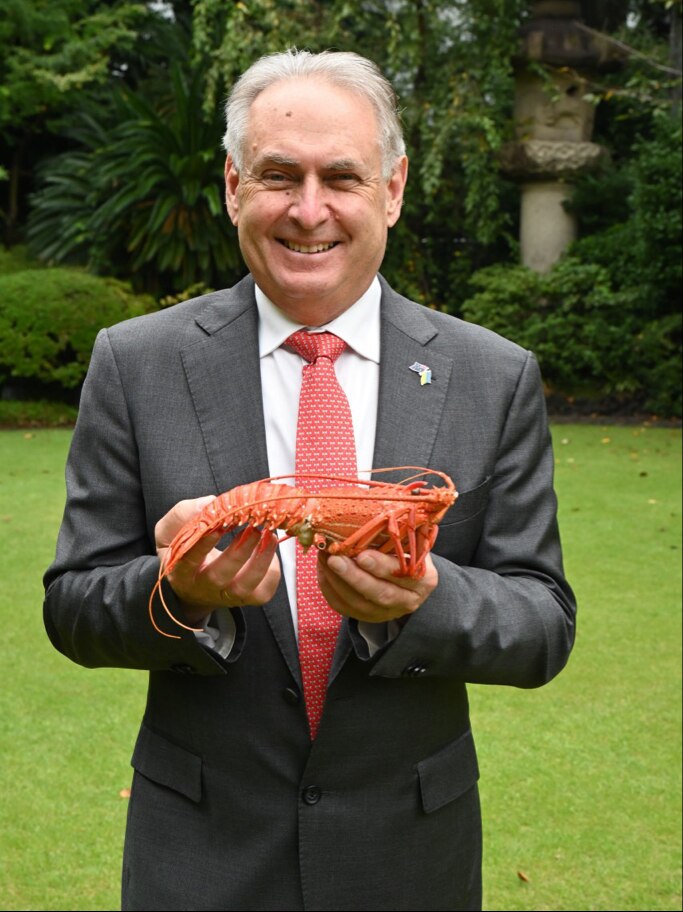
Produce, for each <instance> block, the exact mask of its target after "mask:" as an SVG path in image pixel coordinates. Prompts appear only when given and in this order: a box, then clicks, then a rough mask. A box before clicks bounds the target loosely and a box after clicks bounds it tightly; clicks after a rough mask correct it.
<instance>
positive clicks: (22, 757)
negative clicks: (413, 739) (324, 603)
mask: <svg viewBox="0 0 683 912" xmlns="http://www.w3.org/2000/svg"><path fill="white" fill-rule="evenodd" d="M69 437H70V434H69V431H67V430H54V431H28V432H27V431H4V432H2V433H0V464H1V465H2V472H1V473H0V548H1V549H2V551H1V553H2V576H1V584H0V617H2V623H3V632H4V636H3V638H2V643H1V645H0V653H1V654H2V668H3V672H4V674H3V687H2V691H1V697H0V700H1V703H0V743H1V748H2V761H3V762H2V777H3V778H2V783H1V785H2V804H1V805H0V806H1V807H2V829H1V830H0V909H3V910H34V909H35V910H38V909H47V910H86V909H93V910H108V909H116V908H118V881H119V867H120V856H121V845H122V836H123V827H124V823H125V813H126V799H125V798H123V797H121V796H120V792H121V790H122V789H125V788H126V787H127V786H128V785H129V783H130V767H129V757H130V753H131V749H132V744H133V740H134V737H135V734H136V731H137V724H138V721H139V717H140V714H141V712H142V707H143V703H144V694H145V687H146V677H145V675H144V673H140V672H128V671H119V670H105V669H101V670H85V669H81V668H78V667H77V666H75V665H72V664H70V663H69V662H68V661H67V660H66V659H64V658H63V657H62V656H60V655H59V654H58V653H56V652H55V651H54V650H53V649H52V647H51V646H50V644H49V642H48V641H47V638H46V636H45V634H44V631H43V627H42V619H41V610H40V606H41V602H42V587H41V575H42V571H43V570H44V568H45V567H46V566H47V564H48V563H49V561H50V559H51V557H52V553H53V549H54V540H55V536H56V531H57V527H58V524H59V519H60V515H61V509H62V504H63V496H64V488H63V464H64V459H65V456H66V450H67V446H68V442H69ZM554 439H555V455H556V462H557V489H558V494H559V497H560V518H561V524H562V532H563V539H564V545H565V555H566V565H567V572H568V576H569V578H570V580H571V582H572V583H573V585H574V587H575V589H576V592H577V596H578V600H579V624H578V639H577V645H576V648H575V650H574V654H573V656H572V658H571V660H570V662H569V665H568V666H567V668H566V670H565V671H564V672H563V673H562V674H561V675H560V676H559V678H558V679H557V680H556V681H554V682H552V683H551V684H550V685H548V686H547V687H545V688H542V689H540V690H538V691H517V690H511V689H507V688H498V687H473V688H472V689H471V695H472V712H473V721H474V728H475V736H476V739H477V744H478V747H479V754H480V762H481V771H482V779H481V794H482V802H483V808H484V823H485V908H486V909H489V910H503V909H504V910H508V909H509V910H512V909H526V910H570V909H576V910H584V909H585V910H612V909H615V910H640V909H653V910H680V909H681V772H680V769H681V432H680V430H678V429H665V428H650V427H646V426H639V427H601V426H591V425H586V426H577V425H557V426H556V427H555V428H554ZM456 483H457V479H456ZM150 864H154V859H153V858H150Z"/></svg>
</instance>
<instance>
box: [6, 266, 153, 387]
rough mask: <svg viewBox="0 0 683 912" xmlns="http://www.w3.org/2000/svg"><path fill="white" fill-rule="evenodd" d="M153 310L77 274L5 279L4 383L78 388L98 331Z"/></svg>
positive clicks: (112, 284)
mask: <svg viewBox="0 0 683 912" xmlns="http://www.w3.org/2000/svg"><path fill="white" fill-rule="evenodd" d="M154 307H155V305H154V302H153V300H152V299H151V298H148V297H141V296H136V295H133V294H132V292H131V291H130V289H129V287H128V285H126V284H124V283H123V282H119V281H117V280H115V279H108V278H101V277H98V276H93V275H89V274H88V273H86V272H82V271H81V270H78V269H68V268H52V269H40V270H33V269H26V270H23V271H21V272H14V273H11V274H9V275H0V379H3V380H6V379H7V377H10V376H11V377H18V378H23V379H27V378H30V379H34V380H38V381H40V382H42V383H58V384H60V385H61V386H62V387H64V388H66V389H71V388H74V387H76V386H78V384H79V383H81V382H82V380H83V379H84V377H85V373H86V371H87V369H88V363H89V360H90V352H91V350H92V346H93V343H94V341H95V336H96V335H97V332H98V330H99V329H101V328H102V327H103V326H110V325H112V324H113V323H117V322H120V321H121V320H125V319H127V318H128V317H132V316H136V315H138V314H142V313H144V312H146V311H150V310H153V309H154Z"/></svg>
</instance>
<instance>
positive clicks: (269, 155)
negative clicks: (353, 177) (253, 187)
mask: <svg viewBox="0 0 683 912" xmlns="http://www.w3.org/2000/svg"><path fill="white" fill-rule="evenodd" d="M268 165H281V166H282V167H284V168H298V167H300V166H301V162H300V161H299V160H298V159H296V158H291V156H289V155H283V154H282V153H280V152H268V151H266V152H263V153H262V154H261V155H259V156H258V157H257V158H256V160H255V161H254V164H253V167H254V168H262V167H265V166H268ZM360 167H361V166H360V163H359V162H357V161H355V160H354V159H352V158H339V159H334V160H333V161H330V162H327V164H325V165H323V167H322V170H323V171H358V170H359V169H360Z"/></svg>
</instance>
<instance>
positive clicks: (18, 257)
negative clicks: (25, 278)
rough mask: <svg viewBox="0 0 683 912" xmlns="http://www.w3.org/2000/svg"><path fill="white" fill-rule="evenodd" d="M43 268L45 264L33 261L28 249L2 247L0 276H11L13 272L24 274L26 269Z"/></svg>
mask: <svg viewBox="0 0 683 912" xmlns="http://www.w3.org/2000/svg"><path fill="white" fill-rule="evenodd" d="M42 268H43V264H42V263H39V262H36V261H35V260H34V259H32V258H31V256H30V255H29V252H28V250H27V249H26V247H23V246H16V247H2V246H0V276H4V275H9V274H10V273H11V272H23V271H24V269H42Z"/></svg>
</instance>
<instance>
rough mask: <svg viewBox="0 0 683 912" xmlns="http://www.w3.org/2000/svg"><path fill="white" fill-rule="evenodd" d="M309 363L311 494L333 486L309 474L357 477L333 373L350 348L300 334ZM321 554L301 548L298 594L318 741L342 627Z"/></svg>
mask: <svg viewBox="0 0 683 912" xmlns="http://www.w3.org/2000/svg"><path fill="white" fill-rule="evenodd" d="M284 344H285V345H287V346H288V347H289V348H293V349H294V351H296V352H297V353H298V354H299V355H301V357H302V358H303V359H304V360H305V361H307V362H308V363H307V364H305V365H304V368H303V377H302V381H301V395H300V397H299V419H298V423H297V431H296V476H297V478H296V484H297V485H301V487H303V488H305V489H306V490H307V491H309V492H310V493H315V492H316V491H318V490H320V488H324V487H329V486H330V485H331V484H334V482H329V481H318V480H316V479H314V478H301V479H299V477H298V476H299V475H304V474H305V473H308V472H313V473H321V474H325V475H330V474H332V475H347V476H348V475H350V476H355V475H356V444H355V440H354V436H353V423H352V421H351V409H350V408H349V403H348V400H347V398H346V395H345V393H344V390H343V389H342V388H341V386H340V385H339V381H338V380H337V376H336V374H335V372H334V362H335V360H336V359H337V358H338V357H339V355H340V354H341V353H342V352H343V351H344V349H345V348H346V343H345V342H344V340H343V339H340V338H339V337H338V336H335V335H333V334H332V333H328V332H322V333H308V332H305V331H304V330H299V331H298V332H295V333H293V334H292V335H291V336H290V337H289V338H288V339H287V340H286V341H285V343H284ZM316 562H317V555H316V549H315V548H310V549H309V550H308V553H307V554H304V552H303V549H302V547H301V545H300V544H299V543H298V542H297V545H296V590H297V599H296V601H297V613H298V619H299V620H298V627H299V662H300V664H301V676H302V679H303V685H304V698H305V700H306V711H307V713H308V722H309V726H310V729H311V739H313V738H315V736H316V734H317V731H318V725H319V723H320V717H321V716H322V711H323V704H324V702H325V691H326V690H327V677H328V674H329V670H330V665H331V664H332V656H333V654H334V647H335V643H336V641H337V633H338V631H339V625H340V623H341V618H340V616H339V615H338V614H337V613H336V611H332V609H331V608H330V607H329V606H328V604H327V602H326V601H325V599H324V598H323V595H322V593H321V591H320V588H319V586H318V577H317V571H316Z"/></svg>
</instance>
